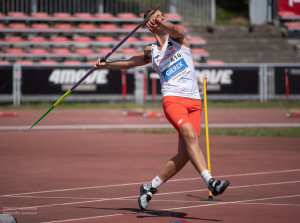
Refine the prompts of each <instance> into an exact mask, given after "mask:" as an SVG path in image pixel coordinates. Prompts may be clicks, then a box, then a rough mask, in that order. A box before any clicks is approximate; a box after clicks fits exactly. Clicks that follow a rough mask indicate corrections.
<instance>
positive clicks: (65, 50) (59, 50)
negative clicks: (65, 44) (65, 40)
mask: <svg viewBox="0 0 300 223" xmlns="http://www.w3.org/2000/svg"><path fill="white" fill-rule="evenodd" d="M52 53H54V54H71V53H72V52H71V51H70V50H69V49H68V48H53V49H52Z"/></svg>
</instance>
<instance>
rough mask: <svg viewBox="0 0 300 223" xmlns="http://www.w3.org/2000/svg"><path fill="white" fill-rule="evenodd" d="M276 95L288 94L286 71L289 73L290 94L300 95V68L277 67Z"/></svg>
mask: <svg viewBox="0 0 300 223" xmlns="http://www.w3.org/2000/svg"><path fill="white" fill-rule="evenodd" d="M274 70H275V94H276V95H280V94H285V93H286V85H285V84H286V82H285V71H287V72H288V78H289V92H290V94H291V95H292V94H300V87H299V86H300V67H275V69H274Z"/></svg>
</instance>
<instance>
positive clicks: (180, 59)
mask: <svg viewBox="0 0 300 223" xmlns="http://www.w3.org/2000/svg"><path fill="white" fill-rule="evenodd" d="M151 52H152V68H153V69H154V70H155V71H156V72H157V73H158V75H159V77H160V83H161V93H162V96H163V97H164V96H180V97H187V98H195V99H200V94H199V89H198V84H197V79H196V75H195V68H194V64H193V59H192V55H191V50H190V49H189V48H187V47H185V46H182V45H180V44H179V43H177V42H175V41H174V40H172V39H171V38H170V37H169V36H168V38H167V40H166V42H165V44H164V45H163V47H162V49H161V51H159V50H158V49H157V42H155V43H153V44H152V46H151Z"/></svg>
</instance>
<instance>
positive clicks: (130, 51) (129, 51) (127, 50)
mask: <svg viewBox="0 0 300 223" xmlns="http://www.w3.org/2000/svg"><path fill="white" fill-rule="evenodd" d="M120 52H121V53H123V54H130V55H133V54H137V53H138V52H139V51H137V50H136V49H134V48H123V49H121V50H120Z"/></svg>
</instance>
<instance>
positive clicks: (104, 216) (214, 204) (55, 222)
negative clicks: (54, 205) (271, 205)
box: [42, 194, 300, 223]
mask: <svg viewBox="0 0 300 223" xmlns="http://www.w3.org/2000/svg"><path fill="white" fill-rule="evenodd" d="M299 196H300V194H296V195H289V196H279V197H266V198H259V199H251V200H240V201H230V202H216V203H210V204H200V205H194V206H183V207H177V208H167V209H162V210H152V211H141V212H129V213H123V214H111V215H99V216H93V217H86V218H74V219H66V220H57V221H48V222H42V223H57V222H70V221H80V220H88V219H96V218H107V217H115V216H122V215H130V214H147V213H151V212H163V211H171V210H182V209H190V208H198V207H208V206H216V205H228V204H239V203H245V202H252V201H264V200H274V199H284V198H290V197H299Z"/></svg>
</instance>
